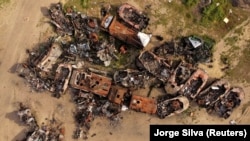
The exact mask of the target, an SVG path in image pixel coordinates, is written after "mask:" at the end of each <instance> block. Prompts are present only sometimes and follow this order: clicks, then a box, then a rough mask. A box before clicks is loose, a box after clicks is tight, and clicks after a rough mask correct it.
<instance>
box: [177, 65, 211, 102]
mask: <svg viewBox="0 0 250 141" xmlns="http://www.w3.org/2000/svg"><path fill="white" fill-rule="evenodd" d="M207 80H208V74H207V73H206V72H205V71H204V70H203V69H197V70H196V71H195V72H194V73H193V74H192V75H191V77H190V78H189V79H188V80H187V82H186V83H185V84H184V86H183V87H182V88H181V90H180V91H179V92H178V93H179V94H181V95H183V96H186V97H188V98H191V99H194V98H195V97H196V96H197V94H199V92H200V91H201V90H202V89H203V87H204V86H205V85H206V83H207Z"/></svg>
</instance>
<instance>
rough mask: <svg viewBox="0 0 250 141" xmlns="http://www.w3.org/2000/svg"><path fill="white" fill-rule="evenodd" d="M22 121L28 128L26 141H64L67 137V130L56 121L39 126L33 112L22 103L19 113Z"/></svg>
mask: <svg viewBox="0 0 250 141" xmlns="http://www.w3.org/2000/svg"><path fill="white" fill-rule="evenodd" d="M17 116H18V117H19V119H20V121H21V122H22V123H24V124H25V125H26V126H28V128H29V129H28V132H27V133H26V137H25V138H24V139H23V140H25V141H38V140H39V141H62V140H63V139H64V135H65V128H64V127H63V126H62V124H61V123H59V122H58V121H56V120H55V119H53V120H51V121H48V123H44V122H43V123H42V124H41V126H39V125H38V123H37V120H36V118H35V116H34V114H33V112H32V110H31V109H30V108H29V107H28V106H27V105H24V104H22V103H20V108H19V110H18V111H17Z"/></svg>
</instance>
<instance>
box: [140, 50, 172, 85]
mask: <svg viewBox="0 0 250 141" xmlns="http://www.w3.org/2000/svg"><path fill="white" fill-rule="evenodd" d="M138 59H139V61H140V63H141V64H142V65H143V67H144V68H145V69H146V70H147V71H148V72H150V73H151V74H153V75H154V76H155V77H157V78H158V79H159V80H161V81H162V82H166V81H167V80H168V79H169V77H170V75H171V68H170V65H169V64H167V63H166V62H165V59H163V58H160V57H158V56H156V55H155V54H153V53H152V52H150V51H144V52H142V53H141V54H140V55H139V57H138Z"/></svg>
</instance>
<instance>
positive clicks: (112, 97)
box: [108, 86, 128, 105]
mask: <svg viewBox="0 0 250 141" xmlns="http://www.w3.org/2000/svg"><path fill="white" fill-rule="evenodd" d="M127 92H128V89H127V88H122V87H118V86H112V87H111V89H110V93H109V95H108V99H109V101H110V102H113V103H116V104H119V105H120V104H122V102H123V101H124V96H125V95H126V93H127Z"/></svg>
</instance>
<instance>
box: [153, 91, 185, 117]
mask: <svg viewBox="0 0 250 141" xmlns="http://www.w3.org/2000/svg"><path fill="white" fill-rule="evenodd" d="M188 107H189V100H188V99H187V98H186V97H184V96H178V97H175V98H171V99H166V100H163V101H161V102H159V103H158V104H157V116H159V118H161V119H163V118H165V117H170V116H173V115H176V114H180V113H182V112H183V111H185V110H187V109H188Z"/></svg>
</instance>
